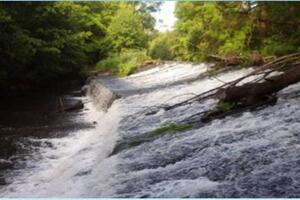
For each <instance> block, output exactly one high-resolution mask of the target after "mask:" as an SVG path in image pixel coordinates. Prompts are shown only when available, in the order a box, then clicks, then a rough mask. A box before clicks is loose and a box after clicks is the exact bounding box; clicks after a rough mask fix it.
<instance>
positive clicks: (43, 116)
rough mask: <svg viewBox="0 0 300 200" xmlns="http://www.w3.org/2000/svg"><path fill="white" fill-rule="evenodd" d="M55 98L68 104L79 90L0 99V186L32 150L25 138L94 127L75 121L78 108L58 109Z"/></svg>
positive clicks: (57, 101)
mask: <svg viewBox="0 0 300 200" xmlns="http://www.w3.org/2000/svg"><path fill="white" fill-rule="evenodd" d="M59 98H61V99H62V101H63V104H64V106H66V107H68V106H72V105H73V104H75V103H76V102H78V101H79V100H80V99H82V98H83V93H82V92H81V91H80V86H79V85H77V86H74V87H71V88H70V87H62V88H60V89H59V90H58V89H57V90H49V91H44V92H42V91H40V92H32V93H28V94H26V95H20V96H6V97H2V98H1V99H0V152H1V153H0V185H6V184H8V183H7V181H6V180H5V176H7V173H8V171H12V170H18V169H22V168H24V167H25V166H22V165H20V162H19V161H20V160H27V159H30V155H31V154H33V153H34V151H35V150H36V148H32V147H31V146H32V144H31V143H30V140H28V139H43V138H45V139H46V138H60V137H64V136H67V135H68V134H69V133H70V132H72V131H75V130H80V129H89V128H94V125H93V124H92V123H87V122H80V121H79V120H75V117H77V116H78V115H81V114H82V111H81V110H78V111H74V112H60V110H61V109H60V108H61V107H60V103H59ZM84 109H85V108H83V110H84ZM35 145H36V144H35ZM48 145H51V144H50V143H49V144H48ZM33 146H34V145H33ZM0 187H1V186H0Z"/></svg>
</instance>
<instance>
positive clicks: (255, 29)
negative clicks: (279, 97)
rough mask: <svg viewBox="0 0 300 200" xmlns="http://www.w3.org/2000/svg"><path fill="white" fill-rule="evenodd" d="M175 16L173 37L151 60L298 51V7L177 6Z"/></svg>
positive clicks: (155, 48) (161, 41)
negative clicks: (154, 58) (254, 52)
mask: <svg viewBox="0 0 300 200" xmlns="http://www.w3.org/2000/svg"><path fill="white" fill-rule="evenodd" d="M175 14H176V17H177V22H176V25H175V29H174V31H172V32H168V33H163V34H159V36H158V37H157V38H155V39H154V41H153V42H152V44H151V46H150V54H151V55H152V56H153V57H157V58H163V59H177V60H188V61H203V60H207V59H208V57H209V56H210V55H220V56H224V55H229V54H231V55H238V56H241V57H243V56H244V57H247V56H248V55H249V54H251V53H252V52H253V51H256V52H259V53H260V54H261V55H263V56H273V55H275V56H280V55H284V54H289V53H292V52H296V51H299V50H300V37H299V36H300V3H299V2H255V1H247V2H178V3H177V5H176V11H175Z"/></svg>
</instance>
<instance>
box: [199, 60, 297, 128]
mask: <svg viewBox="0 0 300 200" xmlns="http://www.w3.org/2000/svg"><path fill="white" fill-rule="evenodd" d="M273 72H277V73H276V75H273V76H271V74H272V73H273ZM250 76H258V78H256V79H254V80H253V81H250V82H247V83H245V84H242V85H238V83H241V81H242V80H245V78H248V77H250ZM299 81H300V54H292V55H288V56H285V57H282V58H279V59H277V60H275V61H272V62H271V63H267V64H266V65H264V66H263V67H262V68H260V69H258V70H255V71H254V72H252V73H250V74H249V75H247V76H245V77H242V78H240V79H238V80H235V81H233V82H231V83H229V84H227V85H228V86H227V87H223V88H220V89H219V90H218V91H217V92H216V93H215V95H216V97H217V98H218V99H219V103H218V105H217V107H216V108H214V109H212V110H211V111H208V113H207V114H205V115H204V116H203V117H202V121H203V122H205V121H210V120H212V119H214V118H220V117H224V116H226V115H228V114H233V113H236V112H241V111H243V110H245V109H246V110H247V109H250V108H255V107H259V106H262V105H266V104H273V103H275V102H276V100H277V98H276V97H275V95H274V94H276V93H277V92H278V91H280V90H282V89H284V88H285V87H287V86H289V85H291V84H295V83H297V82H299ZM224 103H225V104H228V105H230V108H229V109H223V110H222V109H218V106H219V107H220V105H222V104H224Z"/></svg>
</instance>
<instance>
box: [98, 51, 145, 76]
mask: <svg viewBox="0 0 300 200" xmlns="http://www.w3.org/2000/svg"><path fill="white" fill-rule="evenodd" d="M147 59H149V57H148V56H147V55H146V51H145V50H144V51H141V50H134V49H131V50H124V51H122V52H121V53H115V54H113V55H111V56H110V57H108V58H106V59H104V60H101V61H99V62H98V63H97V65H96V69H97V70H99V71H108V70H111V71H112V72H117V74H118V75H119V76H127V75H129V74H131V73H133V72H134V71H135V70H136V68H137V67H138V65H140V64H142V63H143V62H144V61H145V60H147Z"/></svg>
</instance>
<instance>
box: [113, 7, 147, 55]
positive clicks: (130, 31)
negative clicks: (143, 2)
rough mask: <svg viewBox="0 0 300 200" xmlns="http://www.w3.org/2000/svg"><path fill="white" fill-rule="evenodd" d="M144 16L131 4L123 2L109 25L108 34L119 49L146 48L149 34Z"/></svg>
mask: <svg viewBox="0 0 300 200" xmlns="http://www.w3.org/2000/svg"><path fill="white" fill-rule="evenodd" d="M142 22H143V21H142V18H141V17H140V16H139V15H137V13H136V10H135V7H134V6H133V5H131V4H121V5H120V8H119V10H118V13H117V14H116V16H115V17H114V18H113V19H112V22H111V24H110V26H109V27H108V36H109V39H110V41H111V42H112V44H113V47H114V48H115V49H116V50H117V51H121V50H122V49H123V48H124V49H138V48H146V47H147V44H148V39H149V38H148V35H147V33H146V32H145V27H143V23H142Z"/></svg>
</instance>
